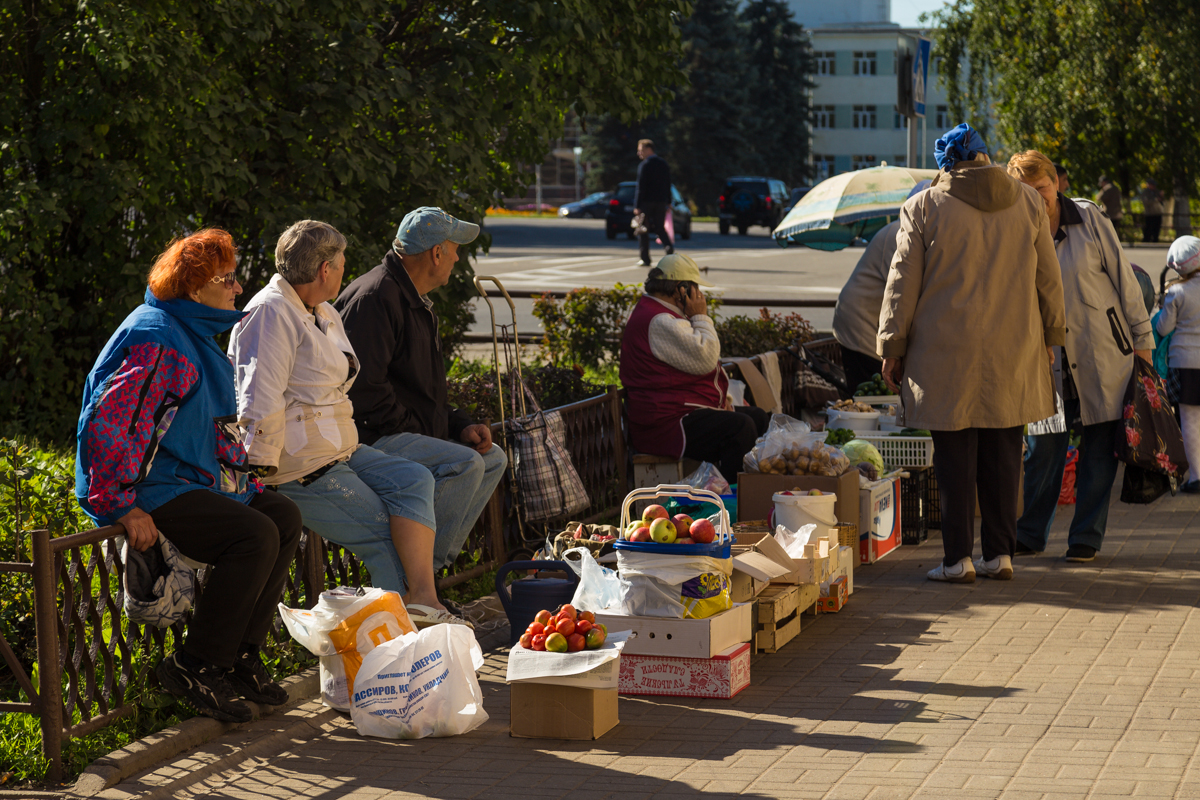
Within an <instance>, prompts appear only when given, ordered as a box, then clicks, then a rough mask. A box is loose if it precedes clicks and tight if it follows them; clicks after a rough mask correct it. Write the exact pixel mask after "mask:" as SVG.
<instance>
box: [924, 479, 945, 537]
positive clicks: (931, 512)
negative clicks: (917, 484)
mask: <svg viewBox="0 0 1200 800" xmlns="http://www.w3.org/2000/svg"><path fill="white" fill-rule="evenodd" d="M928 490H929V491H928V494H926V495H925V503H926V508H925V512H926V514H927V517H926V519H927V520H928V523H927V525H928V527H929V529H930V530H931V531H940V530H941V529H942V498H941V495H939V494H938V484H937V470H936V469H930V470H929V484H928Z"/></svg>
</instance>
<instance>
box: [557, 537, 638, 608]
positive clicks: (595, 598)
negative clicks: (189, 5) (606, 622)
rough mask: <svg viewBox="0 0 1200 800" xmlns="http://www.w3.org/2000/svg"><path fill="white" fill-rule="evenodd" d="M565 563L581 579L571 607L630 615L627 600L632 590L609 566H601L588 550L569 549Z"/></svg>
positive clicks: (564, 554)
mask: <svg viewBox="0 0 1200 800" xmlns="http://www.w3.org/2000/svg"><path fill="white" fill-rule="evenodd" d="M572 553H578V554H579V558H578V559H576V558H572V555H571V554H572ZM563 560H564V561H566V562H567V565H568V566H569V567H570V568H571V569H572V570H574V572H575V574H576V575H578V576H579V585H578V586H577V587H575V596H574V597H572V598H571V605H573V606H575V608H577V609H579V610H580V611H591V612H593V613H597V612H600V611H604V612H607V613H609V614H620V615H621V616H627V615H628V613H629V612H627V611H626V610H625V600H624V598H625V593H626V592H627V591H628V590H629V581H626V580H622V579H621V577H620V576H618V575H617V573H615V572H613V571H612V570H611V569H609V568H608V567H602V566H600V565H599V564H598V563H597V562H596V559H595V558H593V557H592V554H591V551H589V550H588V549H587V548H586V547H574V548H572V549H570V550H568V551H567V552H565V553H563Z"/></svg>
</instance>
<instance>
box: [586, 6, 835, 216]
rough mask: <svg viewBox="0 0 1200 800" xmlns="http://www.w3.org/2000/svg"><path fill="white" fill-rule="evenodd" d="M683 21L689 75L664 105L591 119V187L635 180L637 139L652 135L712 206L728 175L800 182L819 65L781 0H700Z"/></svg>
mask: <svg viewBox="0 0 1200 800" xmlns="http://www.w3.org/2000/svg"><path fill="white" fill-rule="evenodd" d="M694 5H695V10H694V12H693V13H692V15H691V17H689V18H688V19H687V20H686V21H685V22H684V23H683V24H682V25H681V31H682V35H683V58H682V61H681V67H682V69H683V71H684V73H685V74H686V76H687V84H686V85H684V86H682V87H681V88H680V89H679V90H678V92H677V94H676V95H675V98H674V99H673V100H672V101H671V102H670V103H669V104H667V106H666V107H665V108H664V109H663V111H662V113H660V114H656V115H652V116H647V117H643V118H641V119H638V120H636V121H633V122H630V121H628V120H621V119H616V118H614V117H611V116H602V117H600V118H598V119H592V120H590V121H589V126H588V134H587V135H586V136H585V137H584V142H583V144H584V159H585V160H586V161H589V162H592V163H594V164H595V165H596V169H593V170H592V171H591V172H589V173H588V188H589V189H593V190H599V189H612V188H613V187H615V186H616V184H617V183H618V182H620V181H623V180H632V179H633V177H634V174H635V172H636V170H637V163H638V160H637V155H636V153H635V148H636V145H637V141H638V139H641V138H649V139H653V140H654V142H655V145H656V150H657V152H658V154H659V155H661V156H663V157H664V158H666V159H667V161H668V162H669V163H670V165H671V176H672V179H673V180H674V182H675V184H676V186H678V187H679V189H680V191H682V192H683V193H684V195H685V196H687V197H689V198H691V199H692V200H693V201H694V202H695V203H696V205H697V206H698V207H699V208H700V209H702V210H703V211H706V212H712V211H713V210H714V209H715V206H716V201H717V196H718V195H719V194H720V191H721V188H722V187H723V186H724V183H725V179H726V178H728V177H730V176H731V175H735V174H738V173H747V172H749V173H763V174H766V175H769V176H770V177H774V178H781V179H783V180H784V181H785V182H788V183H790V184H798V183H801V182H802V181H804V180H805V179H806V178H807V177H808V158H809V133H810V128H811V119H810V114H811V107H810V104H809V97H808V89H809V88H810V87H811V86H812V85H813V84H812V75H813V73H814V71H815V68H816V64H815V61H814V59H813V56H812V47H811V45H810V44H809V42H808V39H807V37H806V36H805V35H804V32H803V28H802V27H801V26H800V25H799V24H798V23H797V22H795V20H794V17H793V15H792V12H791V10H790V8H789V7H788V4H787V3H786V2H785V0H751V2H749V3H748V4H747V5H746V6H745V8H743V9H742V10H741V11H739V10H738V6H739V3H737V2H735V0H697V2H696V3H695V4H694Z"/></svg>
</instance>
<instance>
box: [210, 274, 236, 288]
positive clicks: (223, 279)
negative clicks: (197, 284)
mask: <svg viewBox="0 0 1200 800" xmlns="http://www.w3.org/2000/svg"><path fill="white" fill-rule="evenodd" d="M210 283H223V284H225V288H226V289H232V288H233V285H234V284H235V283H237V275H236V274H234V273H233V272H230V273H229V274H228V275H214V276H212V278H211V280H210Z"/></svg>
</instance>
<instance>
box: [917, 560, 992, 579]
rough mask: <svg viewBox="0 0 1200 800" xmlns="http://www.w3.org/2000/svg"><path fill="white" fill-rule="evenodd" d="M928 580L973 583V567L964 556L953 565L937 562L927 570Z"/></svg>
mask: <svg viewBox="0 0 1200 800" xmlns="http://www.w3.org/2000/svg"><path fill="white" fill-rule="evenodd" d="M1009 572H1010V573H1011V572H1012V566H1011V565H1010V566H1009ZM929 580H931V581H945V582H947V583H974V582H975V567H974V566H973V565H972V564H971V559H970V558H969V557H968V558H964V559H962V560H961V561H959V562H958V563H957V564H955V565H954V566H953V567H947V566H946V565H945V564H938V565H937V566H936V567H934V568H933V569H931V570H929Z"/></svg>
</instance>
